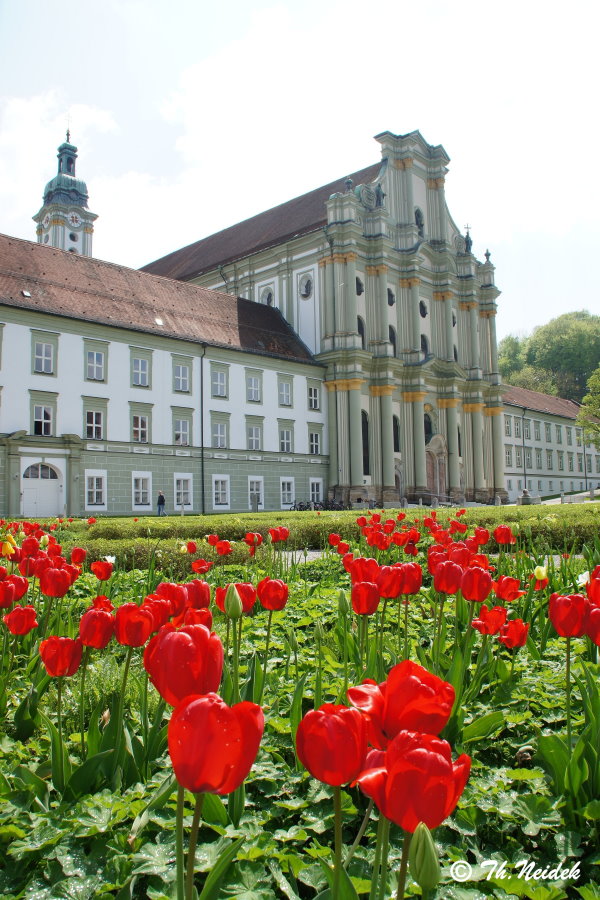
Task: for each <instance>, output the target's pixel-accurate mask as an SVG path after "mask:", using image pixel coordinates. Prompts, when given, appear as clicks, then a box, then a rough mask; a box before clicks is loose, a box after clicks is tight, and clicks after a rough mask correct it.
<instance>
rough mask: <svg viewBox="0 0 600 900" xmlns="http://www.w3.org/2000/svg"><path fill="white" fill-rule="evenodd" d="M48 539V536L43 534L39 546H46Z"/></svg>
mask: <svg viewBox="0 0 600 900" xmlns="http://www.w3.org/2000/svg"><path fill="white" fill-rule="evenodd" d="M49 540H50V538H49V537H48V535H47V534H43V535H42V536H41V538H40V547H47V546H48V541H49Z"/></svg>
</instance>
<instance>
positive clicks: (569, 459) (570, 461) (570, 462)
mask: <svg viewBox="0 0 600 900" xmlns="http://www.w3.org/2000/svg"><path fill="white" fill-rule="evenodd" d="M567 465H568V467H569V472H573V471H574V456H573V454H572V453H567Z"/></svg>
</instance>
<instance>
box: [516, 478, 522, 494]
mask: <svg viewBox="0 0 600 900" xmlns="http://www.w3.org/2000/svg"><path fill="white" fill-rule="evenodd" d="M522 487H523V482H522V480H521V479H520V478H519V480H518V481H517V490H518V491H520V490H521V488H522Z"/></svg>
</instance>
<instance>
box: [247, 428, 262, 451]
mask: <svg viewBox="0 0 600 900" xmlns="http://www.w3.org/2000/svg"><path fill="white" fill-rule="evenodd" d="M261 432H262V429H261V426H260V425H248V450H260V448H261V444H262V441H261Z"/></svg>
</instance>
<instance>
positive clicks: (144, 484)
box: [132, 472, 152, 507]
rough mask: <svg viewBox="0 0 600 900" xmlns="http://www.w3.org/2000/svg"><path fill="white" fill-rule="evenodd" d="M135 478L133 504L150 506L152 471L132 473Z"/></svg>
mask: <svg viewBox="0 0 600 900" xmlns="http://www.w3.org/2000/svg"><path fill="white" fill-rule="evenodd" d="M132 479H133V505H134V507H135V506H150V491H151V487H152V485H151V480H150V473H149V472H145V473H138V472H133V473H132Z"/></svg>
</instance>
